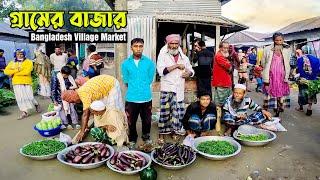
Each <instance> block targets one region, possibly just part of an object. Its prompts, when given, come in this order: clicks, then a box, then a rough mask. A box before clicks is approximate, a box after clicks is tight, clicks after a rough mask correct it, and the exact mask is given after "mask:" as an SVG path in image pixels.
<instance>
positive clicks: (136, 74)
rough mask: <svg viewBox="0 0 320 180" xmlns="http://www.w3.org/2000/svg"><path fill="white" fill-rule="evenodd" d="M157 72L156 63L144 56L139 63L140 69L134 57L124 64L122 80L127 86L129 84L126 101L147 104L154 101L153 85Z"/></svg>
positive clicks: (122, 66)
mask: <svg viewBox="0 0 320 180" xmlns="http://www.w3.org/2000/svg"><path fill="white" fill-rule="evenodd" d="M155 71H156V66H155V63H154V62H153V61H152V60H151V59H149V58H148V57H146V56H143V55H142V57H141V59H140V60H139V62H138V67H137V66H136V64H135V62H134V58H133V55H131V56H130V57H129V58H128V59H126V60H125V61H124V62H123V63H122V65H121V73H122V79H123V82H124V83H125V84H128V90H127V94H126V101H128V102H147V101H150V100H151V99H152V89H151V88H152V87H151V84H152V81H153V78H154V75H155Z"/></svg>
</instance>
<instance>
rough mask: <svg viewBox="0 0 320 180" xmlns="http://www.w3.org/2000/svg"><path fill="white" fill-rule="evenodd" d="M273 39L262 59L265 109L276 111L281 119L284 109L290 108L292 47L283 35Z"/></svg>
mask: <svg viewBox="0 0 320 180" xmlns="http://www.w3.org/2000/svg"><path fill="white" fill-rule="evenodd" d="M272 38H273V42H274V43H273V44H272V45H270V46H268V47H266V48H265V53H264V57H263V59H262V66H263V67H264V69H263V82H264V88H263V89H264V93H265V95H266V96H265V99H264V109H268V108H269V109H274V112H275V116H276V117H279V114H280V112H283V111H284V108H286V107H287V108H289V107H290V97H289V95H290V88H289V84H288V81H289V80H288V79H289V75H290V46H289V45H287V44H285V43H284V37H283V34H281V33H275V34H274V35H273V37H272Z"/></svg>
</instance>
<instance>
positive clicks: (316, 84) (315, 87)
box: [307, 79, 320, 96]
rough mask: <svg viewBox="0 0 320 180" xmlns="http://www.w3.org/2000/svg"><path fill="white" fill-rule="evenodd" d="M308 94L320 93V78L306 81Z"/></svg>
mask: <svg viewBox="0 0 320 180" xmlns="http://www.w3.org/2000/svg"><path fill="white" fill-rule="evenodd" d="M307 84H308V95H309V96H312V95H315V94H318V93H320V80H319V79H318V80H312V81H311V80H309V81H308V83H307Z"/></svg>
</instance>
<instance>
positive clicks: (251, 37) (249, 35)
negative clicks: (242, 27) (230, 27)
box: [226, 31, 268, 44]
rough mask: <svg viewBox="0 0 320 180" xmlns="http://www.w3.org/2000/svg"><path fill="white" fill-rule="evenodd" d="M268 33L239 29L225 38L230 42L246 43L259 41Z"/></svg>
mask: <svg viewBox="0 0 320 180" xmlns="http://www.w3.org/2000/svg"><path fill="white" fill-rule="evenodd" d="M267 35H268V34H263V33H257V32H250V31H240V32H236V33H234V34H232V35H231V36H230V37H228V38H227V39H226V41H228V42H229V43H231V44H234V43H246V42H261V41H264V38H265V37H266V36H267Z"/></svg>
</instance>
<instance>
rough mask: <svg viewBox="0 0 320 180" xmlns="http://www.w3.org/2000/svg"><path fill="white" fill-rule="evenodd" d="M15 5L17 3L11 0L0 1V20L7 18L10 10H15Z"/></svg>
mask: <svg viewBox="0 0 320 180" xmlns="http://www.w3.org/2000/svg"><path fill="white" fill-rule="evenodd" d="M16 5H17V3H16V2H15V1H12V0H11V1H10V0H3V1H0V22H1V21H3V19H4V18H7V17H8V15H9V13H10V12H11V11H15V10H17V8H16Z"/></svg>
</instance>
